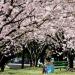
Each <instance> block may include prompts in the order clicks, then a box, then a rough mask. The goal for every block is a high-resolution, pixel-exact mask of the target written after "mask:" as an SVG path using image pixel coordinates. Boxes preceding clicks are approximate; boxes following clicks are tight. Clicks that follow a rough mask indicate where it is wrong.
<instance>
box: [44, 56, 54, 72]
mask: <svg viewBox="0 0 75 75" xmlns="http://www.w3.org/2000/svg"><path fill="white" fill-rule="evenodd" d="M51 61H52V60H51V57H50V56H48V57H47V58H46V63H45V64H44V67H43V73H53V72H54V66H53V62H51Z"/></svg>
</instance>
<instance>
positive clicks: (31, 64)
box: [30, 59, 33, 67]
mask: <svg viewBox="0 0 75 75" xmlns="http://www.w3.org/2000/svg"><path fill="white" fill-rule="evenodd" d="M32 66H33V63H32V59H30V67H32Z"/></svg>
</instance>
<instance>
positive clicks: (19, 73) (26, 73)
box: [0, 68, 75, 75]
mask: <svg viewBox="0 0 75 75" xmlns="http://www.w3.org/2000/svg"><path fill="white" fill-rule="evenodd" d="M0 75H47V74H42V69H41V68H25V69H5V71H4V72H0ZM48 75H75V72H70V71H66V70H64V69H62V70H61V71H60V70H59V69H58V70H55V72H54V73H52V74H48Z"/></svg>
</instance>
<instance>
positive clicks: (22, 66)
mask: <svg viewBox="0 0 75 75" xmlns="http://www.w3.org/2000/svg"><path fill="white" fill-rule="evenodd" d="M21 68H22V69H24V50H23V51H22V66H21Z"/></svg>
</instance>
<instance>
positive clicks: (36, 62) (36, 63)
mask: <svg viewBox="0 0 75 75" xmlns="http://www.w3.org/2000/svg"><path fill="white" fill-rule="evenodd" d="M37 65H38V59H37V58H36V61H35V67H37Z"/></svg>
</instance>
